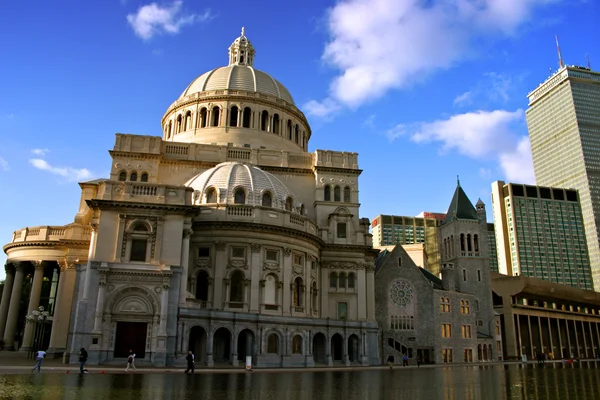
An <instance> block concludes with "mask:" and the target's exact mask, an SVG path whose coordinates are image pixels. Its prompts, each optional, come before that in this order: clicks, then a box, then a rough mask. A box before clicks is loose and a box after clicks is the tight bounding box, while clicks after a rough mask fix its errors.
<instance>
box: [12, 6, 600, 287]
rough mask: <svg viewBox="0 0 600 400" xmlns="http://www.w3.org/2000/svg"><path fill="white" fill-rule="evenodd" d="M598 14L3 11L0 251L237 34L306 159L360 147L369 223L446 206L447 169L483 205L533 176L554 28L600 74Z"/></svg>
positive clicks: (74, 195)
mask: <svg viewBox="0 0 600 400" xmlns="http://www.w3.org/2000/svg"><path fill="white" fill-rule="evenodd" d="M599 17H600V5H599V4H598V2H596V1H593V0H588V1H583V0H579V1H576V0H572V1H567V0H563V1H561V0H452V1H449V0H445V1H437V0H428V1H416V0H345V1H338V2H327V1H323V0H318V1H317V0H308V1H302V2H281V1H254V2H248V1H239V0H230V1H227V2H223V1H210V0H207V1H201V0H184V1H172V0H169V1H165V2H156V3H152V2H146V1H134V0H120V1H119V0H102V1H100V0H95V1H60V0H59V1H40V0H34V1H30V2H23V1H12V0H6V1H3V2H1V3H0V37H1V38H2V39H1V40H0V54H2V64H1V66H0V71H1V73H0V190H1V192H2V196H0V210H1V212H2V214H1V216H0V243H2V244H4V243H7V242H8V241H9V240H10V239H11V234H12V231H14V230H16V229H19V228H22V227H25V226H37V225H63V224H67V223H70V222H72V221H73V217H74V215H75V213H76V211H77V207H78V203H79V196H80V189H79V186H78V184H77V182H78V181H80V180H86V179H91V178H95V177H106V176H107V174H108V171H109V170H110V158H109V155H108V150H109V149H110V148H112V146H113V144H114V134H115V133H116V132H122V133H137V134H149V135H160V134H161V131H160V118H161V117H162V115H163V113H164V112H165V110H166V109H167V107H168V106H169V105H170V104H171V102H173V101H174V100H175V99H176V98H177V97H178V96H179V95H180V94H181V92H182V91H183V89H184V88H185V87H186V86H187V85H188V84H189V82H191V81H192V80H193V79H194V78H195V77H197V76H198V75H200V74H202V73H203V72H205V71H207V70H210V69H212V68H215V67H217V66H221V65H225V64H226V63H227V48H228V47H229V45H230V44H231V42H232V41H233V40H234V39H235V38H236V37H237V36H238V35H239V33H240V28H241V27H242V26H245V27H246V35H247V36H248V38H249V39H250V41H251V42H252V43H253V45H254V47H255V48H256V51H257V54H256V59H255V67H256V68H257V69H260V70H263V71H266V72H268V73H270V74H271V75H273V76H274V77H276V78H277V79H278V80H279V81H281V82H282V83H284V84H285V85H286V86H287V87H288V89H289V90H290V92H291V93H292V96H293V97H294V100H295V102H296V104H297V105H298V106H299V107H300V108H301V109H302V110H303V111H304V112H305V114H306V115H307V117H308V119H309V122H310V124H311V127H312V130H313V132H312V133H313V136H312V139H311V141H310V144H309V149H310V151H313V150H315V149H333V150H345V151H355V152H358V153H359V154H360V156H359V164H360V167H361V168H362V169H363V170H364V172H363V174H362V176H361V178H360V201H361V203H362V206H361V217H368V218H370V219H372V218H373V217H375V216H376V215H378V214H382V213H383V214H399V215H416V214H418V213H419V212H421V211H441V212H445V211H446V208H447V207H448V204H449V202H450V198H451V196H452V193H453V191H454V188H455V185H456V175H460V180H461V185H462V186H463V187H464V188H465V190H466V192H467V194H468V195H469V196H470V198H471V200H472V201H473V202H475V201H476V200H477V198H478V197H481V198H482V199H483V201H484V202H486V204H488V209H489V208H490V196H489V192H490V184H491V182H493V181H495V180H498V179H503V180H507V181H512V182H533V173H532V167H531V161H530V156H529V148H528V141H527V128H526V124H525V116H524V115H525V110H526V108H527V97H526V95H527V93H528V92H529V91H531V90H532V89H534V88H535V87H536V86H537V85H538V84H539V83H541V82H542V81H543V80H545V79H546V78H547V77H548V76H549V74H550V69H552V70H553V71H555V70H556V69H557V64H558V61H557V55H556V48H555V41H554V35H555V34H557V35H558V37H559V39H560V44H561V47H562V54H563V58H564V60H565V62H566V63H567V64H578V65H585V63H586V61H585V53H588V54H589V58H590V60H591V63H592V67H593V69H596V70H597V69H599V68H594V67H595V65H594V64H597V65H598V66H600V48H599V46H598V43H597V38H598V37H600V27H599V26H600V25H599V24H598V23H597V21H598V18H599ZM594 38H595V39H596V40H594ZM488 215H490V213H489V212H488ZM5 259H6V257H5V255H4V254H1V255H0V264H2V265H3V264H4V261H5ZM3 274H4V271H3V269H2V270H1V272H0V278H1V277H2V276H3Z"/></svg>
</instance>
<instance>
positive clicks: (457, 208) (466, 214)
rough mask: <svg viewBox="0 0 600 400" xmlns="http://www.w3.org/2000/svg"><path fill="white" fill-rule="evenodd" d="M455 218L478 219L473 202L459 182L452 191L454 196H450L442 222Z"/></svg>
mask: <svg viewBox="0 0 600 400" xmlns="http://www.w3.org/2000/svg"><path fill="white" fill-rule="evenodd" d="M455 219H470V220H476V221H479V215H478V214H477V210H475V207H473V203H471V200H469V198H468V197H467V194H466V193H465V191H464V190H463V189H462V187H460V182H458V183H457V185H456V190H455V191H454V196H452V201H451V202H450V207H448V212H447V213H446V219H445V220H444V223H446V222H449V221H452V220H455Z"/></svg>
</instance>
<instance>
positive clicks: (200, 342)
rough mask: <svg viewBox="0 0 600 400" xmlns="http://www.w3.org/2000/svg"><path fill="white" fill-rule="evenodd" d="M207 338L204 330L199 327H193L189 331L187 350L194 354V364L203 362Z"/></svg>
mask: <svg viewBox="0 0 600 400" xmlns="http://www.w3.org/2000/svg"><path fill="white" fill-rule="evenodd" d="M207 337H208V335H207V334H206V330H205V329H204V328H203V327H201V326H194V327H193V328H192V329H190V338H189V346H188V350H191V351H192V352H193V353H194V356H195V357H196V362H198V363H201V362H204V361H205V355H206V338H207ZM186 353H187V351H186Z"/></svg>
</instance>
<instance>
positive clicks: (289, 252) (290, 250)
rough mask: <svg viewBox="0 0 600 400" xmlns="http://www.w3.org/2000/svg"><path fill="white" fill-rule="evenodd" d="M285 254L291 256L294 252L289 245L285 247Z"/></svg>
mask: <svg viewBox="0 0 600 400" xmlns="http://www.w3.org/2000/svg"><path fill="white" fill-rule="evenodd" d="M283 254H285V255H286V256H289V255H291V254H292V249H291V248H289V247H286V248H285V249H283Z"/></svg>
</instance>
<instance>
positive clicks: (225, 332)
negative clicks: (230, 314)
mask: <svg viewBox="0 0 600 400" xmlns="http://www.w3.org/2000/svg"><path fill="white" fill-rule="evenodd" d="M213 357H214V361H215V363H228V362H230V361H231V332H229V329H227V328H219V329H217V331H216V332H215V334H214V336H213Z"/></svg>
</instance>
